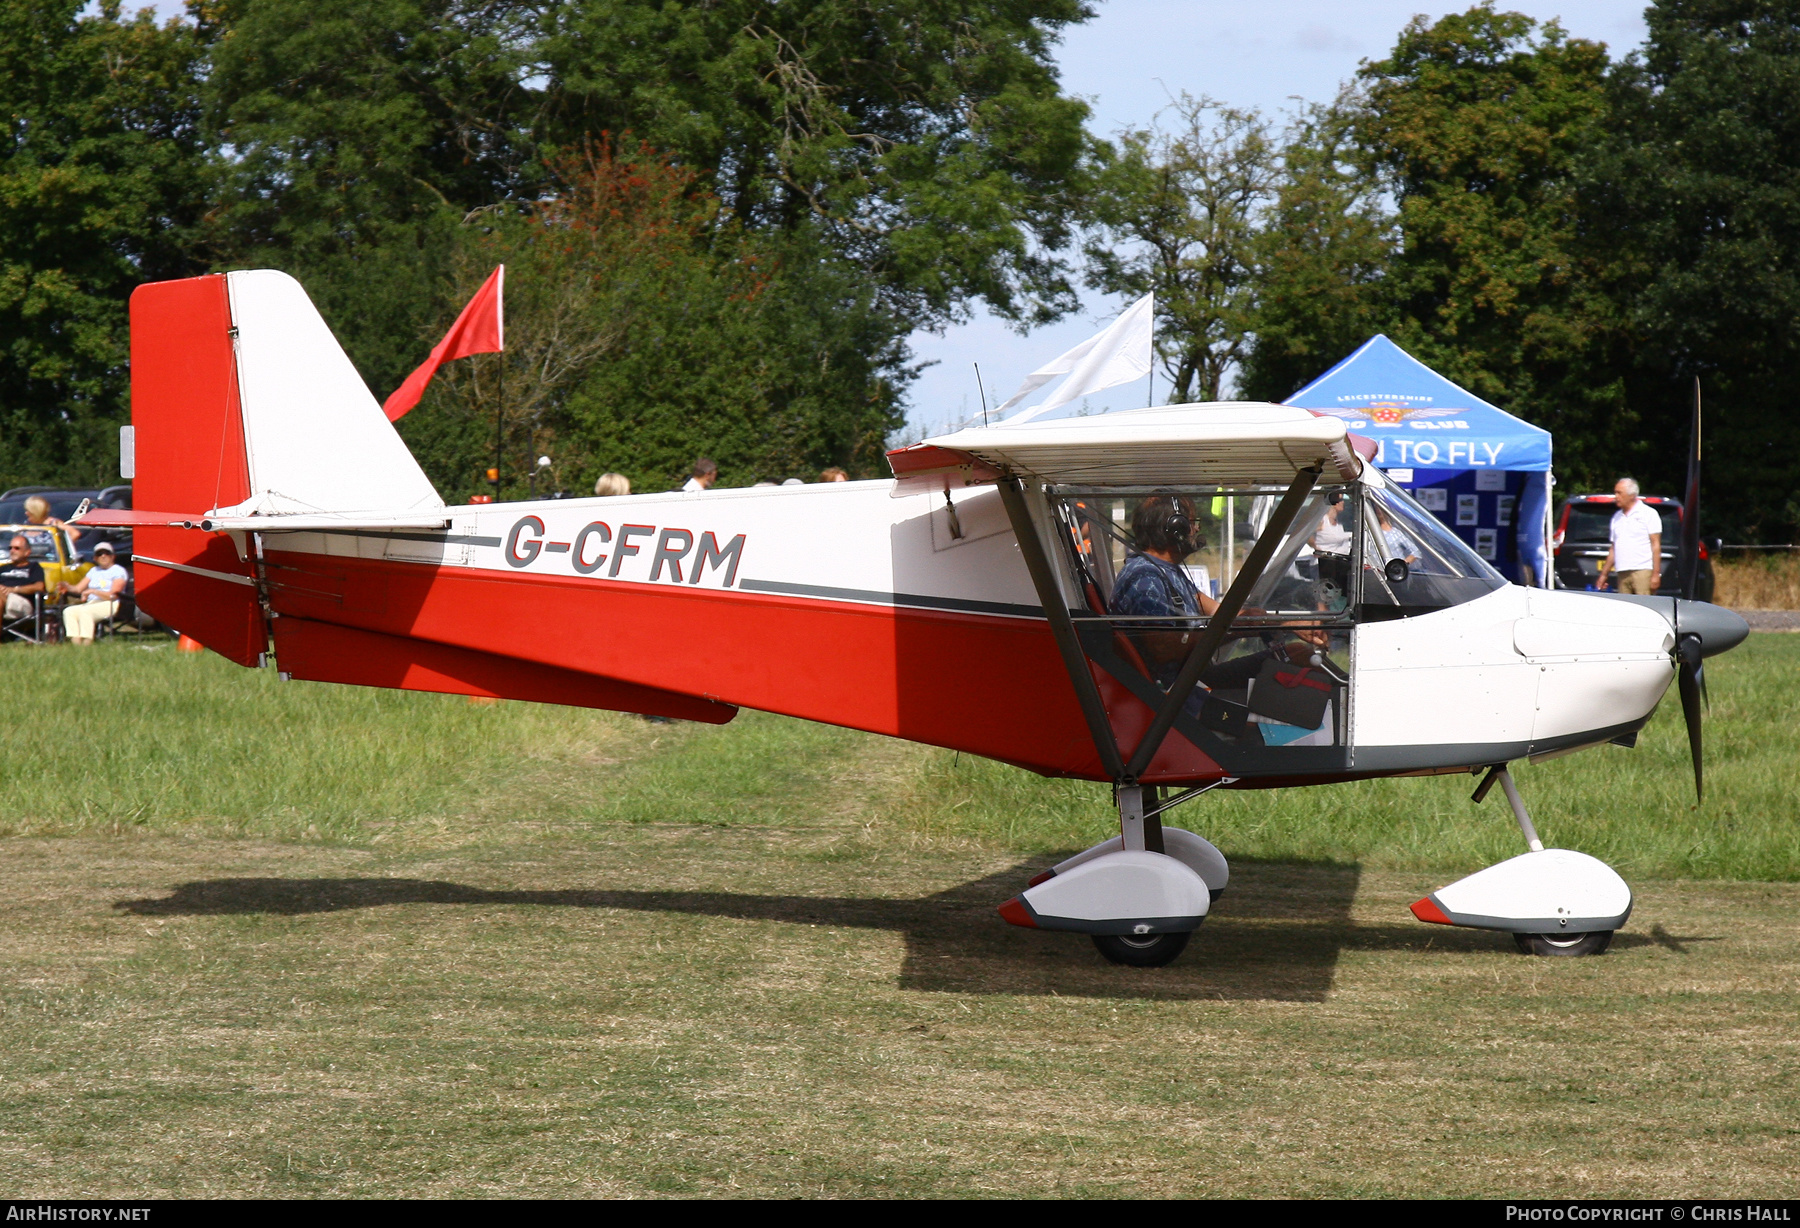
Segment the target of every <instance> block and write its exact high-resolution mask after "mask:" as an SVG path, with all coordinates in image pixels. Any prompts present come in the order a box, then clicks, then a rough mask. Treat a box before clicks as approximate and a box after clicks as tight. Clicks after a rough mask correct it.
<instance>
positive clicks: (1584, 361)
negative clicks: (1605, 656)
mask: <svg viewBox="0 0 1800 1228" xmlns="http://www.w3.org/2000/svg"><path fill="white" fill-rule="evenodd" d="M1607 67H1608V61H1607V56H1606V49H1605V48H1604V47H1603V46H1602V45H1600V44H1598V43H1592V42H1587V41H1585V40H1581V39H1569V38H1567V37H1565V35H1564V34H1563V31H1562V29H1561V28H1560V27H1559V26H1558V25H1557V24H1556V23H1555V22H1550V23H1548V24H1545V25H1543V26H1538V25H1537V24H1536V23H1534V22H1533V21H1532V20H1531V19H1530V18H1527V17H1525V16H1523V15H1521V14H1518V13H1496V12H1495V11H1494V10H1493V8H1492V7H1491V5H1489V4H1482V5H1480V6H1478V7H1476V8H1473V9H1470V10H1468V11H1467V12H1465V13H1459V14H1452V15H1450V16H1447V17H1444V18H1442V19H1440V20H1438V21H1437V22H1434V23H1429V24H1428V23H1427V22H1426V20H1425V19H1424V18H1415V19H1414V20H1413V21H1412V23H1411V24H1409V25H1408V26H1407V28H1406V29H1405V30H1404V31H1403V32H1402V33H1401V35H1400V38H1399V40H1398V42H1397V43H1396V44H1395V47H1394V51H1393V53H1392V54H1391V55H1390V56H1389V57H1388V58H1387V59H1385V60H1382V61H1379V62H1377V63H1374V64H1369V65H1367V66H1365V67H1364V68H1363V69H1362V70H1361V72H1360V73H1359V77H1360V79H1361V82H1362V85H1363V88H1364V90H1365V94H1364V101H1363V103H1362V105H1361V107H1360V109H1359V112H1358V114H1357V115H1356V117H1355V126H1356V138H1357V141H1358V144H1359V145H1360V146H1361V147H1362V149H1363V150H1364V151H1365V154H1366V157H1367V158H1368V159H1369V163H1370V165H1371V168H1372V169H1373V170H1374V171H1375V172H1376V173H1377V174H1378V175H1379V176H1380V182H1381V184H1382V186H1383V187H1385V188H1386V189H1387V190H1388V191H1389V192H1391V193H1392V195H1393V197H1394V198H1395V200H1396V201H1397V202H1398V226H1399V231H1400V246H1399V250H1398V251H1397V252H1396V253H1395V254H1394V256H1393V258H1392V259H1391V260H1389V261H1388V263H1387V267H1386V269H1385V271H1384V273H1383V276H1382V286H1383V291H1382V297H1383V299H1384V300H1385V302H1384V305H1383V306H1384V310H1385V312H1386V313H1387V314H1388V316H1389V318H1390V319H1391V320H1392V321H1393V324H1392V329H1393V332H1394V334H1395V340H1396V341H1398V342H1399V343H1400V344H1401V345H1403V346H1405V347H1407V348H1408V349H1410V350H1411V351H1412V352H1413V353H1415V354H1416V355H1417V356H1418V357H1419V358H1420V359H1421V360H1422V361H1424V362H1426V363H1428V364H1429V365H1431V366H1433V367H1434V368H1436V369H1437V370H1440V371H1442V372H1443V373H1444V374H1445V375H1447V376H1449V377H1450V378H1451V379H1454V380H1456V381H1457V382H1458V383H1460V384H1462V385H1463V386H1464V387H1466V388H1468V389H1469V390H1470V391H1472V392H1474V393H1476V394H1478V395H1480V396H1483V397H1485V398H1487V399H1488V400H1490V401H1493V402H1494V403H1496V404H1498V405H1500V406H1502V407H1503V408H1506V409H1508V410H1510V411H1512V412H1513V413H1516V414H1519V415H1520V416H1521V417H1525V418H1529V419H1530V420H1532V421H1534V422H1537V423H1539V424H1540V425H1543V426H1546V427H1548V428H1550V429H1551V430H1552V431H1553V432H1555V434H1556V436H1557V439H1558V448H1557V453H1558V465H1559V467H1561V468H1564V469H1573V470H1576V471H1577V472H1580V471H1583V470H1587V469H1593V468H1595V467H1596V466H1599V465H1602V464H1603V463H1604V458H1605V456H1606V455H1607V454H1608V452H1609V451H1610V448H1609V444H1610V443H1611V442H1612V440H1613V439H1614V435H1615V431H1616V428H1617V426H1618V425H1619V424H1620V418H1619V415H1620V411H1621V410H1622V409H1623V408H1624V405H1623V386H1622V384H1621V382H1620V381H1619V379H1618V378H1617V376H1616V374H1613V373H1612V372H1611V371H1610V370H1609V368H1608V365H1607V363H1606V362H1605V360H1604V356H1605V354H1606V353H1607V351H1608V348H1609V344H1610V343H1611V341H1612V340H1613V334H1614V332H1615V330H1616V328H1617V325H1618V322H1619V312H1618V310H1617V302H1616V299H1615V297H1614V296H1613V294H1612V293H1611V291H1610V289H1609V287H1610V285H1611V282H1612V276H1611V271H1610V270H1609V269H1608V268H1607V267H1606V264H1605V260H1604V258H1603V256H1602V255H1601V254H1600V253H1598V252H1597V251H1596V249H1594V248H1592V247H1591V246H1590V245H1588V244H1586V243H1585V242H1584V241H1583V235H1582V233H1581V225H1580V219H1581V210H1580V201H1579V199H1578V195H1577V180H1578V173H1577V172H1578V167H1579V160H1580V158H1581V156H1582V153H1583V151H1584V150H1585V149H1587V148H1589V147H1591V146H1592V145H1593V144H1594V142H1596V141H1597V140H1598V139H1599V136H1600V132H1601V129H1602V127H1603V126H1604V124H1605V121H1606V116H1607V92H1606V72H1607Z"/></svg>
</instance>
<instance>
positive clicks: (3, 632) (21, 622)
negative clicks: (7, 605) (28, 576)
mask: <svg viewBox="0 0 1800 1228" xmlns="http://www.w3.org/2000/svg"><path fill="white" fill-rule="evenodd" d="M28 600H29V601H30V602H31V612H30V613H28V614H25V615H23V616H22V617H19V618H7V617H6V616H5V615H4V614H3V613H0V643H3V642H5V641H7V640H23V641H24V642H25V643H27V644H42V643H44V642H45V635H44V632H45V629H46V627H47V625H48V622H49V618H54V617H55V615H54V614H51V615H49V618H46V616H45V611H44V594H42V593H33V594H32V595H31V596H30V597H29V598H28Z"/></svg>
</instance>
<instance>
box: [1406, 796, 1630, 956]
mask: <svg viewBox="0 0 1800 1228" xmlns="http://www.w3.org/2000/svg"><path fill="white" fill-rule="evenodd" d="M1495 784H1498V785H1499V786H1500V787H1501V789H1503V790H1505V792H1506V800H1507V803H1508V804H1509V805H1510V806H1511V807H1512V812H1513V818H1515V819H1517V820H1518V823H1519V830H1520V831H1521V832H1523V833H1524V835H1525V844H1526V847H1528V848H1529V849H1530V850H1531V851H1530V852H1528V853H1523V854H1521V855H1520V856H1518V857H1514V858H1512V859H1511V860H1510V861H1503V862H1501V863H1500V864H1499V865H1495V866H1489V867H1488V868H1487V869H1485V870H1482V871H1480V872H1479V873H1476V874H1471V875H1469V877H1467V878H1465V879H1462V880H1461V881H1460V882H1455V883H1451V884H1450V885H1449V886H1448V887H1445V888H1442V889H1441V890H1438V891H1435V892H1433V893H1432V894H1430V895H1428V896H1426V897H1425V898H1424V899H1422V900H1419V901H1418V902H1416V903H1415V904H1413V906H1412V912H1413V916H1415V917H1417V918H1418V919H1419V920H1421V921H1429V922H1432V923H1434V924H1437V925H1466V926H1472V927H1474V928H1477V929H1491V930H1502V931H1505V932H1507V933H1510V934H1511V935H1512V936H1513V941H1514V943H1516V944H1517V945H1518V948H1519V950H1520V951H1521V952H1523V953H1524V954H1526V955H1599V954H1601V953H1602V952H1604V951H1605V950H1606V948H1607V946H1608V945H1609V944H1611V942H1612V936H1613V932H1614V931H1615V930H1617V929H1618V928H1619V927H1620V926H1621V925H1623V924H1625V921H1626V919H1627V918H1628V917H1630V916H1631V888H1630V887H1628V886H1626V884H1625V880H1624V879H1622V878H1620V877H1619V875H1618V874H1617V873H1616V872H1615V871H1614V870H1613V868H1612V867H1611V866H1609V865H1607V864H1606V863H1605V862H1603V861H1600V860H1598V859H1596V858H1593V857H1589V856H1588V855H1587V854H1586V853H1576V852H1573V851H1571V850H1569V849H1547V848H1545V847H1544V842H1543V841H1542V840H1540V839H1538V833H1537V827H1536V825H1535V824H1533V823H1532V821H1531V815H1530V814H1529V813H1528V812H1527V811H1526V809H1525V800H1524V799H1523V798H1521V797H1520V796H1519V789H1518V786H1517V785H1515V784H1514V783H1513V778H1512V773H1511V772H1509V771H1507V770H1506V765H1505V764H1504V763H1501V764H1495V765H1494V766H1493V767H1492V768H1490V769H1488V774H1487V778H1486V779H1485V780H1483V781H1482V782H1481V787H1480V788H1478V789H1476V790H1475V796H1474V798H1473V799H1472V800H1474V801H1476V802H1480V801H1481V800H1482V799H1483V798H1485V797H1486V796H1487V795H1488V792H1489V790H1491V789H1492V788H1493V787H1494V785H1495Z"/></svg>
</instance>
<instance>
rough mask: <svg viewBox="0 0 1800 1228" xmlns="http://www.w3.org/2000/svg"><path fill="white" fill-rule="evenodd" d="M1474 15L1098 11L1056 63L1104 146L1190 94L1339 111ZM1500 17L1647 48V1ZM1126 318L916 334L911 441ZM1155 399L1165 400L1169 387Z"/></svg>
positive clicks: (1103, 401)
mask: <svg viewBox="0 0 1800 1228" xmlns="http://www.w3.org/2000/svg"><path fill="white" fill-rule="evenodd" d="M1471 3H1473V0H1465V2H1464V3H1459V4H1443V5H1440V4H1430V5H1426V4H1420V3H1418V0H1270V2H1267V3H1263V4H1246V3H1244V2H1243V0H1100V2H1099V3H1098V4H1097V6H1096V7H1097V8H1098V10H1099V15H1098V16H1097V17H1096V18H1095V19H1094V20H1092V21H1090V22H1087V23H1085V24H1083V25H1080V26H1076V27H1074V28H1073V29H1071V30H1068V31H1067V32H1066V33H1065V36H1064V39H1063V43H1062V46H1061V48H1060V50H1059V52H1058V55H1057V60H1058V63H1059V64H1060V65H1061V68H1062V74H1063V88H1064V89H1066V90H1067V91H1068V92H1070V93H1072V94H1079V95H1081V96H1082V97H1084V98H1086V99H1087V100H1088V103H1089V105H1090V106H1091V107H1092V108H1093V117H1092V119H1091V120H1090V121H1089V126H1090V127H1091V128H1092V129H1093V131H1095V132H1096V133H1098V134H1100V135H1102V136H1111V135H1113V134H1114V133H1116V132H1117V131H1118V130H1119V129H1121V128H1142V127H1147V126H1149V124H1150V123H1151V121H1152V120H1153V119H1154V118H1155V116H1156V113H1157V112H1158V111H1159V110H1161V109H1162V108H1163V107H1165V106H1167V105H1168V103H1169V101H1170V99H1171V98H1173V97H1175V96H1177V95H1179V94H1181V93H1182V92H1183V91H1186V92H1187V93H1190V94H1196V95H1198V94H1207V95H1210V96H1211V97H1213V98H1215V99H1217V100H1219V101H1220V102H1224V103H1228V104H1230V105H1232V106H1235V107H1241V108H1252V107H1253V108H1256V109H1258V110H1260V111H1263V112H1264V113H1266V114H1268V115H1271V116H1275V115H1279V114H1280V113H1281V112H1282V111H1284V110H1287V109H1289V108H1291V107H1292V106H1293V105H1294V103H1293V99H1295V98H1301V99H1305V100H1307V101H1309V102H1324V101H1328V100H1330V99H1331V98H1333V97H1334V96H1335V95H1336V94H1337V91H1338V86H1339V84H1340V83H1341V82H1343V81H1346V80H1348V79H1349V78H1350V77H1351V76H1352V75H1353V74H1354V73H1355V72H1356V69H1357V66H1358V65H1359V64H1361V63H1362V61H1364V60H1369V59H1380V58H1381V57H1382V56H1384V55H1386V54H1387V52H1388V51H1389V50H1390V49H1391V48H1392V47H1393V45H1394V39H1395V36H1396V35H1398V33H1399V32H1400V29H1401V27H1402V26H1404V25H1405V24H1406V22H1407V21H1408V20H1409V19H1410V18H1411V17H1412V16H1413V15H1414V14H1415V13H1424V14H1426V15H1427V16H1429V17H1433V18H1435V17H1440V16H1442V15H1444V14H1446V13H1452V12H1461V11H1464V10H1466V9H1467V8H1469V7H1470V4H1471ZM1495 7H1496V8H1499V9H1501V10H1503V11H1513V12H1521V13H1525V14H1528V15H1529V16H1531V17H1535V18H1537V19H1538V20H1540V21H1547V20H1549V19H1551V18H1556V19H1558V20H1560V21H1561V23H1562V26H1563V28H1564V29H1565V30H1567V31H1568V32H1569V33H1570V34H1571V35H1572V36H1575V37H1578V38H1589V39H1594V40H1596V41H1599V42H1603V43H1606V44H1607V46H1608V47H1609V48H1610V49H1611V51H1612V54H1613V56H1614V57H1615V58H1617V57H1619V56H1623V55H1624V54H1625V53H1626V52H1627V51H1629V50H1630V49H1632V48H1634V47H1636V46H1638V45H1639V44H1640V43H1642V42H1643V40H1644V35H1645V27H1644V20H1643V10H1644V0H1561V2H1560V3H1555V2H1552V3H1544V2H1541V0H1498V3H1497V4H1496V5H1495ZM1127 305H1128V304H1126V303H1124V302H1122V301H1119V300H1116V299H1112V298H1108V297H1107V296H1104V295H1099V294H1092V293H1090V294H1088V295H1087V296H1086V298H1085V300H1084V303H1083V310H1082V311H1081V312H1078V313H1076V314H1075V315H1073V316H1070V317H1069V318H1067V319H1065V320H1063V321H1062V322H1060V323H1057V324H1054V325H1047V326H1044V327H1042V328H1038V329H1035V330H1033V331H1031V332H1029V333H1026V334H1024V335H1020V334H1019V333H1017V332H1014V331H1013V330H1012V329H1011V328H1010V327H1009V326H1008V325H1006V324H1005V323H1003V322H1001V321H1000V320H998V319H996V318H994V317H992V316H989V315H986V314H982V315H978V316H977V318H975V319H974V320H972V321H971V322H969V323H968V324H964V325H960V326H956V327H953V328H950V329H948V330H947V331H946V332H945V333H944V334H943V335H941V336H934V335H933V334H931V333H927V332H919V333H915V334H914V335H913V338H912V347H913V352H914V355H915V357H916V358H917V359H918V360H920V361H926V362H931V363H934V364H935V365H933V366H930V367H927V368H926V369H925V371H924V372H923V373H922V374H921V375H920V377H919V378H918V380H917V381H915V382H914V384H913V385H912V388H911V391H910V394H909V396H908V400H909V402H910V412H909V414H908V431H909V432H910V433H911V435H912V436H913V437H916V436H917V435H918V434H919V433H920V432H923V433H926V434H935V433H938V432H939V431H940V430H942V428H943V427H944V425H945V424H946V423H954V422H960V421H963V420H966V419H968V418H969V417H971V416H973V415H977V414H979V412H980V409H981V404H980V399H979V396H978V393H977V391H976V386H975V371H974V367H973V364H975V363H979V364H980V365H981V377H982V381H983V383H984V384H985V385H986V387H987V394H988V403H989V404H990V405H993V404H997V403H998V402H1000V401H1004V400H1005V399H1006V398H1007V397H1009V396H1011V395H1012V394H1013V392H1014V390H1015V389H1017V387H1018V385H1019V381H1021V380H1022V379H1024V378H1025V376H1026V375H1027V374H1028V373H1029V372H1030V371H1031V370H1032V369H1033V368H1035V367H1038V366H1041V365H1042V364H1044V363H1046V362H1048V361H1049V360H1051V359H1052V358H1055V357H1056V356H1057V355H1058V354H1060V353H1062V352H1063V351H1064V350H1066V349H1069V348H1070V347H1072V346H1074V345H1076V344H1078V343H1079V342H1081V341H1083V340H1085V339H1086V338H1087V337H1089V336H1091V335H1092V334H1093V333H1095V332H1097V331H1098V330H1099V329H1101V328H1104V327H1105V326H1106V324H1107V323H1109V322H1110V321H1111V319H1112V318H1113V316H1115V315H1116V314H1117V313H1118V312H1119V311H1121V310H1122V309H1123V308H1124V307H1125V306H1127ZM1158 382H1159V383H1162V381H1161V379H1160V377H1159V379H1158ZM1054 387H1055V385H1054V384H1052V385H1051V386H1050V388H1049V389H1046V391H1045V393H1040V394H1038V396H1035V397H1033V398H1031V399H1030V400H1028V401H1027V402H1026V404H1028V405H1029V404H1033V403H1035V402H1036V401H1037V400H1038V399H1040V398H1041V397H1042V396H1043V395H1047V393H1048V392H1049V391H1050V390H1053V389H1054ZM1149 392H1150V389H1149V386H1148V382H1147V381H1146V382H1144V383H1139V384H1135V385H1131V386H1128V387H1125V388H1120V389H1115V390H1113V391H1112V392H1108V393H1101V394H1099V395H1097V396H1094V397H1092V398H1090V399H1089V409H1090V410H1091V411H1094V412H1099V411H1103V410H1106V409H1124V408H1129V407H1132V406H1136V405H1143V404H1145V403H1146V398H1147V396H1148V395H1149ZM1157 395H1158V397H1159V398H1162V397H1166V396H1167V395H1168V388H1167V386H1166V384H1164V385H1163V387H1162V390H1161V392H1159V393H1158V394H1157Z"/></svg>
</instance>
